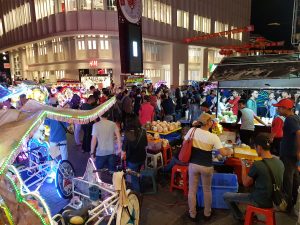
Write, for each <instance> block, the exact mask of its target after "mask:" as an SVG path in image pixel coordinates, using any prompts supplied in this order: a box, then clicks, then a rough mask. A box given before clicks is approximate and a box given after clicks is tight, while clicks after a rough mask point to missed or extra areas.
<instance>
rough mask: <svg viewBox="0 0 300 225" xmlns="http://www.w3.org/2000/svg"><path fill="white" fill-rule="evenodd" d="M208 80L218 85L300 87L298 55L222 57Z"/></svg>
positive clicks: (231, 86)
mask: <svg viewBox="0 0 300 225" xmlns="http://www.w3.org/2000/svg"><path fill="white" fill-rule="evenodd" d="M209 81H218V82H219V88H232V89H236V88H242V89H247V88H248V89H253V88H256V89H300V54H285V55H263V56H248V57H228V58H224V59H223V60H222V61H221V63H220V64H219V65H218V66H217V68H216V69H215V71H214V72H213V74H212V75H211V77H210V78H209Z"/></svg>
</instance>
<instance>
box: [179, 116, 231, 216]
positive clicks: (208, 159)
mask: <svg viewBox="0 0 300 225" xmlns="http://www.w3.org/2000/svg"><path fill="white" fill-rule="evenodd" d="M213 123H214V122H213V119H212V117H211V115H209V114H207V113H202V114H201V115H200V117H199V119H198V124H199V128H191V129H190V130H189V131H188V133H187V134H186V136H185V137H184V139H185V140H188V139H189V138H190V136H191V134H192V132H193V131H194V136H193V147H192V154H191V158H190V162H189V194H188V204H189V218H190V219H191V220H192V221H194V222H197V220H198V215H197V211H196V194H197V191H198V185H199V179H200V177H201V181H202V185H203V192H204V215H203V216H204V219H205V220H209V219H210V218H211V204H212V192H211V182H212V175H213V172H214V168H213V165H212V150H213V149H216V150H219V151H220V154H221V155H223V156H229V155H231V154H232V151H231V150H230V149H228V148H224V147H223V145H222V143H221V140H220V138H219V137H218V136H217V135H216V134H212V133H210V132H209V129H211V128H212V126H213Z"/></svg>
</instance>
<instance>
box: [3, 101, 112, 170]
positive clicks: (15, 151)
mask: <svg viewBox="0 0 300 225" xmlns="http://www.w3.org/2000/svg"><path fill="white" fill-rule="evenodd" d="M115 102H116V98H115V97H113V98H111V99H110V100H109V101H107V102H105V103H104V104H102V107H100V108H99V110H98V111H97V112H96V113H94V114H92V115H87V116H77V117H73V116H72V115H68V114H62V113H56V112H51V111H43V112H42V113H41V114H40V115H39V116H38V118H37V119H36V120H35V121H34V122H33V124H32V125H31V126H30V128H29V129H28V130H27V131H26V133H25V134H24V135H23V137H22V138H21V140H20V141H19V142H18V143H17V144H16V145H15V146H14V147H13V150H12V151H11V153H10V154H9V156H8V157H7V158H6V160H5V161H4V162H3V163H2V165H1V169H0V175H1V174H3V173H4V171H5V169H6V167H7V166H8V164H10V163H12V162H11V160H12V159H13V160H14V159H15V157H16V154H18V150H19V149H20V147H21V146H22V145H23V143H24V142H25V141H26V139H27V138H28V136H29V134H30V133H31V132H32V131H33V130H34V128H35V127H36V126H37V124H38V123H41V122H42V119H43V118H44V117H48V118H52V119H53V118H54V117H55V116H57V117H60V118H59V119H61V120H64V121H66V122H67V121H68V119H69V120H70V119H74V120H76V119H77V120H79V121H80V120H84V121H83V122H85V121H86V120H88V122H89V121H90V119H91V118H95V117H97V116H99V115H100V114H101V113H102V114H103V113H105V112H106V111H107V110H109V109H110V108H111V107H112V106H113V104H114V103H115ZM64 118H67V119H64ZM56 119H57V118H56ZM85 123H87V122H85ZM14 156H15V157H14Z"/></svg>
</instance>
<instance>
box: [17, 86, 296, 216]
mask: <svg viewBox="0 0 300 225" xmlns="http://www.w3.org/2000/svg"><path fill="white" fill-rule="evenodd" d="M209 85H210V84H208V83H200V84H199V85H198V86H197V87H195V86H186V87H182V88H176V89H174V90H173V89H170V88H168V87H167V86H165V85H161V86H160V87H158V88H156V89H155V88H154V87H153V85H152V84H149V85H147V86H142V87H137V86H133V87H131V89H130V90H127V89H122V88H116V87H115V86H114V85H112V86H111V87H110V88H104V89H102V90H101V91H100V90H98V89H97V88H95V87H94V86H92V87H91V88H90V90H89V93H90V95H89V97H88V98H87V100H86V102H84V103H83V102H82V99H81V98H80V97H79V96H78V95H76V94H74V95H73V97H72V99H71V100H70V101H69V102H68V104H67V105H66V106H65V107H69V108H72V109H75V110H91V109H94V108H95V107H97V106H98V105H100V104H103V103H105V102H106V101H107V100H108V99H110V98H111V97H113V96H115V97H116V99H117V100H116V104H115V105H114V106H113V107H112V108H111V109H110V110H109V111H107V112H106V113H104V114H103V115H102V116H101V117H100V118H98V119H97V120H95V121H92V122H90V123H88V124H84V125H79V124H75V125H74V139H75V143H76V144H77V145H78V146H79V148H80V149H81V150H82V153H83V154H84V153H87V154H90V155H91V157H92V158H94V159H95V165H96V167H97V168H98V169H102V168H108V169H109V170H111V171H115V170H116V166H117V165H118V163H119V161H120V159H121V160H125V161H126V166H127V167H128V168H130V169H132V170H134V171H137V172H139V171H140V170H141V168H142V167H143V165H144V164H145V159H146V147H147V146H148V141H147V134H146V130H145V129H144V125H145V124H146V123H147V122H152V121H154V120H162V121H168V122H172V121H178V120H181V119H183V118H185V119H184V120H186V119H187V122H188V124H189V125H190V126H191V129H190V130H189V131H188V132H187V134H186V135H185V136H184V137H183V141H184V140H188V139H189V138H190V136H191V135H192V134H193V147H192V154H191V158H190V162H189V163H183V162H181V161H180V160H179V157H178V155H179V152H177V154H174V155H173V158H172V160H171V162H170V163H169V164H168V165H165V166H164V167H163V168H162V169H161V171H159V172H161V173H163V174H164V173H167V172H170V171H171V170H172V167H173V166H174V165H176V164H179V165H185V166H188V168H189V193H188V204H189V218H190V219H191V220H192V221H197V220H198V217H199V213H198V212H197V207H196V194H197V191H198V183H199V180H200V179H201V181H202V186H203V192H204V195H203V196H204V212H203V215H202V217H203V218H204V219H205V220H209V219H210V218H211V217H212V210H211V205H212V191H211V185H212V184H211V182H212V176H213V172H214V168H213V165H212V150H213V149H214V150H219V152H220V154H221V155H223V156H230V155H231V154H232V150H231V149H228V148H225V147H224V146H223V144H222V143H221V141H220V138H219V137H218V136H217V135H216V134H212V133H211V129H212V127H213V124H214V117H213V116H212V114H213V112H219V113H221V112H224V111H228V110H230V111H232V112H233V114H234V115H236V116H237V121H236V124H238V123H239V122H241V126H240V128H239V137H240V140H241V143H244V144H247V145H250V146H251V147H255V148H256V150H257V153H258V155H259V156H261V157H262V159H263V160H262V161H257V162H254V163H253V165H252V167H251V169H250V172H249V173H247V172H246V167H247V166H248V164H247V163H245V162H244V161H242V162H241V164H242V178H243V185H244V186H245V187H249V186H254V189H253V191H252V192H251V193H247V194H243V193H227V194H225V195H224V200H225V201H226V203H227V204H228V206H229V208H230V209H231V210H232V213H233V215H234V217H235V218H236V219H238V220H242V219H243V214H242V212H241V211H240V209H239V207H238V204H239V203H247V204H252V205H254V206H257V207H261V208H269V207H272V205H273V200H272V198H273V191H272V179H271V177H270V175H269V169H268V168H270V170H271V171H272V173H273V174H274V177H275V178H276V184H277V185H278V187H282V190H283V192H284V193H285V197H286V202H287V211H291V210H292V208H293V206H294V205H295V203H296V200H297V194H298V192H297V188H298V187H299V184H300V181H299V172H298V166H299V165H300V164H299V161H298V158H299V155H300V153H299V152H300V148H299V146H300V145H299V143H300V117H299V116H298V115H297V114H299V111H300V97H299V96H300V94H299V93H298V92H293V93H289V92H286V91H282V92H277V91H275V92H274V91H255V90H254V91H251V92H245V91H243V92H239V91H237V90H233V91H228V90H221V92H220V93H219V94H217V93H216V90H215V89H209V88H207V87H208V86H209ZM26 102H27V99H26V96H24V95H22V96H20V101H19V103H18V106H17V108H18V109H19V108H21V107H22V105H24V104H26ZM48 104H49V105H52V106H54V107H58V106H59V105H58V101H57V99H56V97H55V96H54V95H50V96H49V99H48ZM187 111H188V112H187ZM261 117H270V118H273V121H272V125H271V133H270V134H258V135H256V136H255V125H254V120H257V121H258V122H259V123H261V124H263V125H265V126H268V125H269V124H267V122H266V121H263V120H262V119H261ZM45 124H46V125H48V126H49V127H50V138H49V141H50V146H51V148H56V149H59V150H60V152H61V156H62V159H63V160H65V159H68V150H67V136H66V133H67V132H69V130H68V129H69V128H68V127H69V124H67V123H62V122H58V121H55V120H51V119H46V120H45ZM81 131H82V132H83V137H82V138H81V135H80V133H81ZM274 155H276V156H278V157H279V158H278V157H274ZM131 188H132V189H134V190H136V191H138V192H140V191H141V187H140V183H139V179H138V178H137V177H134V176H133V177H132V179H131Z"/></svg>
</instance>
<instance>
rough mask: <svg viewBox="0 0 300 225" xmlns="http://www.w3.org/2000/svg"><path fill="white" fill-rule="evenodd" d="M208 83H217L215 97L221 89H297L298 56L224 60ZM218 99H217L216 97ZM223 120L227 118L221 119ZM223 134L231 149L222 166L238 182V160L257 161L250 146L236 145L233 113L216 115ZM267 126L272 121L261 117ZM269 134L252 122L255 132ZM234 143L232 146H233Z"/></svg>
mask: <svg viewBox="0 0 300 225" xmlns="http://www.w3.org/2000/svg"><path fill="white" fill-rule="evenodd" d="M209 81H213V82H215V81H217V82H218V95H220V92H221V91H223V90H231V91H232V90H238V91H244V92H247V91H251V90H258V91H260V90H264V91H275V92H279V93H280V91H282V90H287V91H297V90H300V55H299V54H284V55H263V56H250V57H228V58H224V59H223V60H222V61H221V63H220V64H219V65H218V67H217V68H216V69H215V70H214V72H213V74H212V75H211V77H210V78H209ZM218 97H219V96H218ZM224 118H226V119H225V120H224ZM218 119H219V121H220V124H221V125H222V126H223V128H224V130H225V131H224V132H223V133H222V134H221V135H220V138H221V140H222V141H223V142H224V144H229V145H231V147H232V148H233V150H234V155H233V157H232V158H228V159H226V160H224V164H225V165H229V166H232V167H233V168H234V172H235V173H236V174H237V175H238V178H239V179H238V180H239V182H240V183H241V164H240V159H241V158H244V159H249V160H260V158H259V157H258V156H257V153H256V151H255V150H254V149H251V148H250V147H249V146H245V145H241V146H236V145H235V141H236V140H235V139H236V131H237V130H238V128H239V125H237V126H234V125H233V123H235V122H236V116H235V115H233V113H232V112H230V111H229V112H227V111H225V112H223V113H222V115H218ZM262 120H264V121H265V122H266V123H270V122H271V120H267V119H265V118H262ZM259 132H270V127H265V126H263V125H260V124H257V123H255V133H259ZM232 144H233V145H232Z"/></svg>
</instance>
